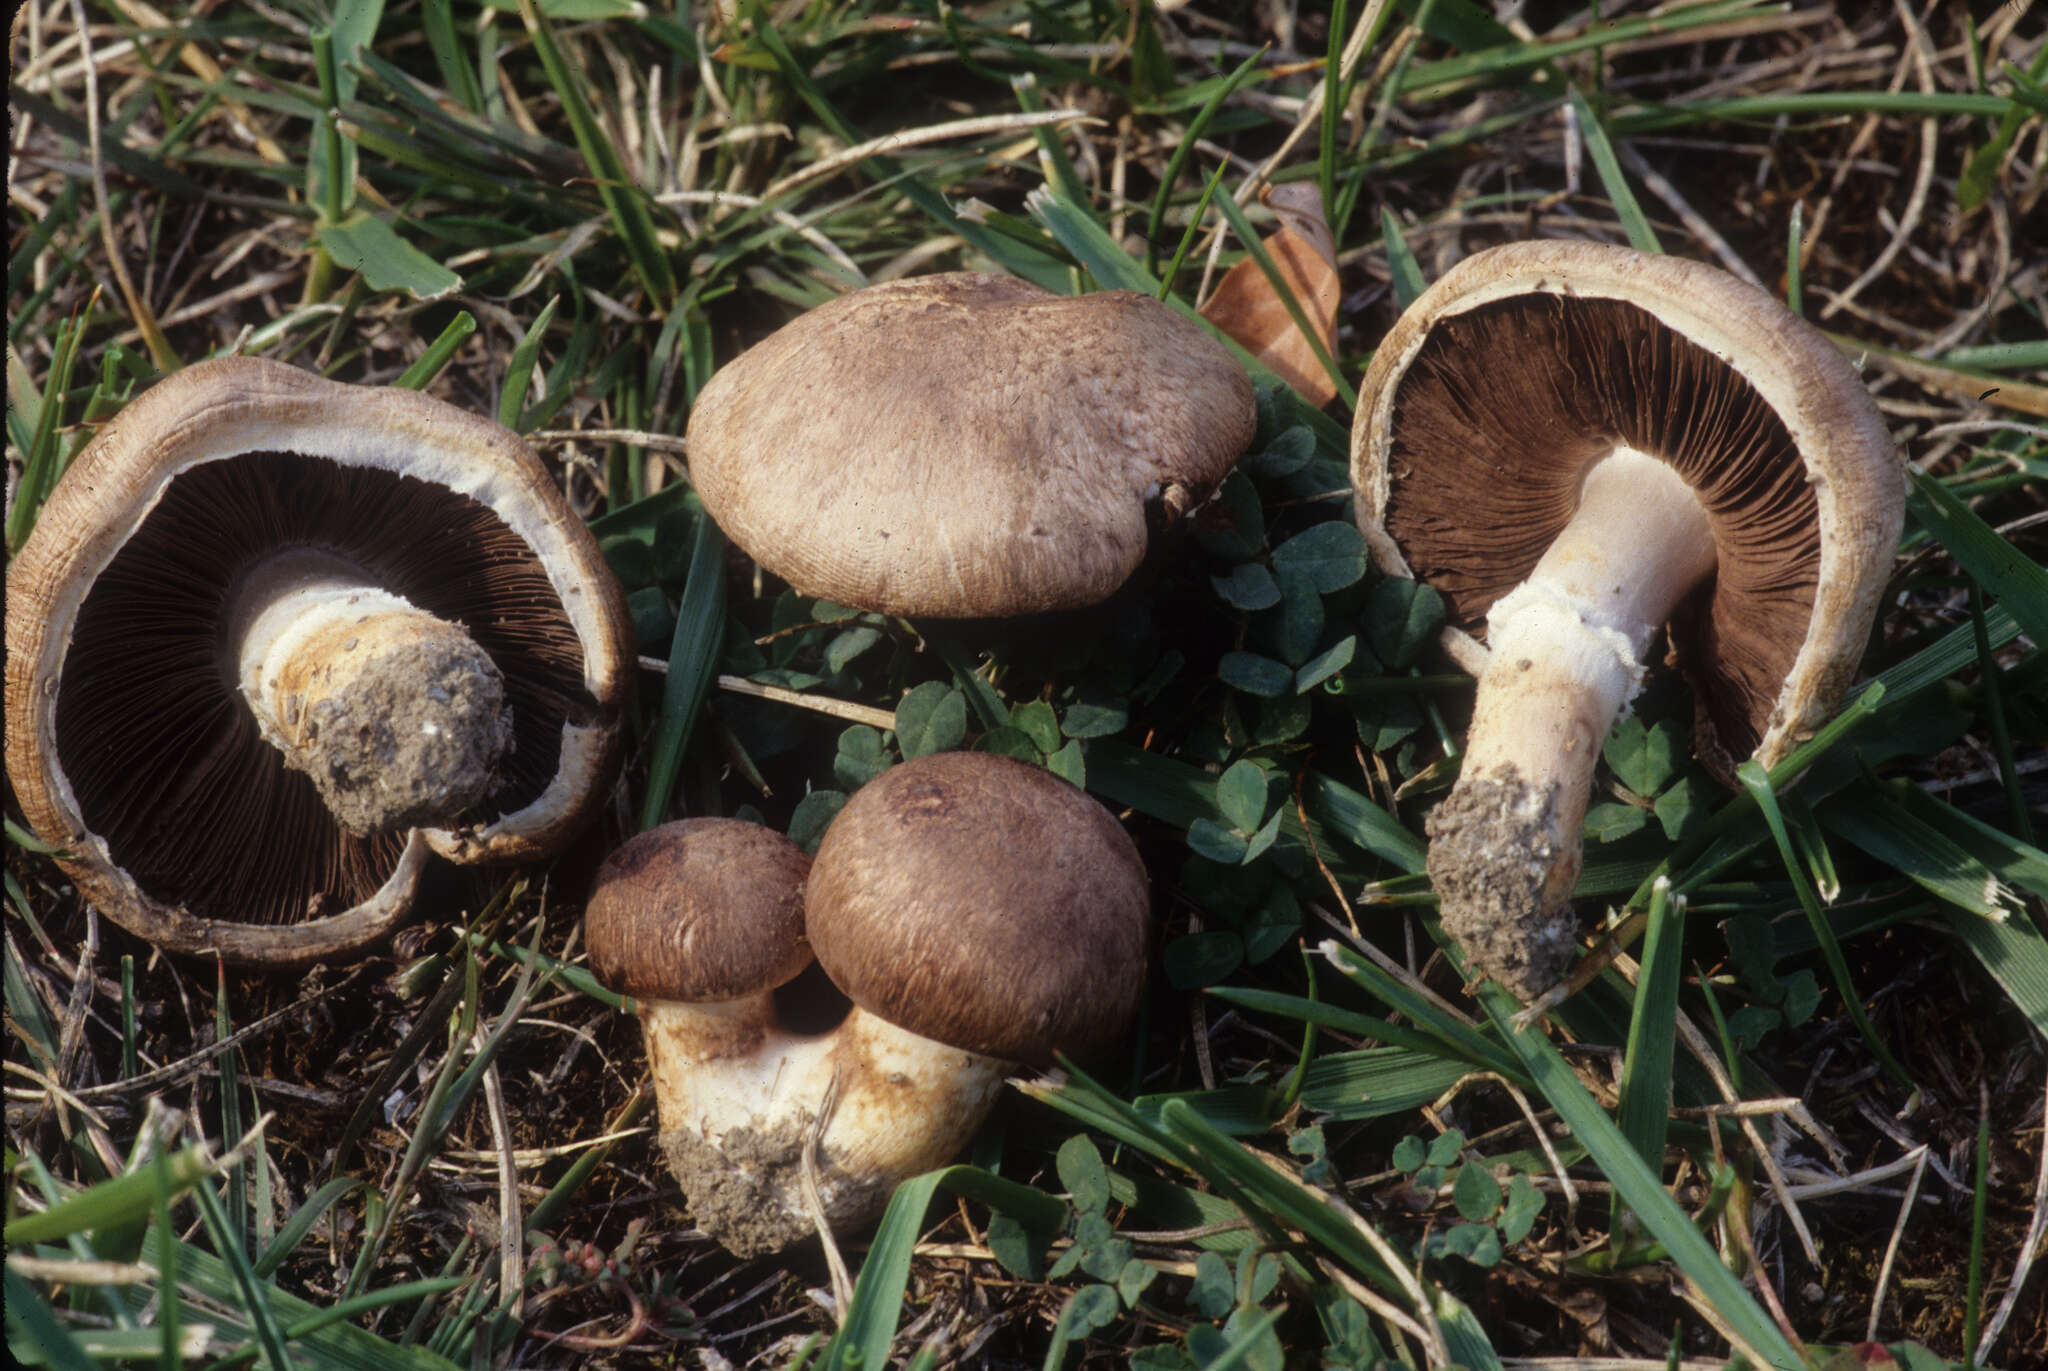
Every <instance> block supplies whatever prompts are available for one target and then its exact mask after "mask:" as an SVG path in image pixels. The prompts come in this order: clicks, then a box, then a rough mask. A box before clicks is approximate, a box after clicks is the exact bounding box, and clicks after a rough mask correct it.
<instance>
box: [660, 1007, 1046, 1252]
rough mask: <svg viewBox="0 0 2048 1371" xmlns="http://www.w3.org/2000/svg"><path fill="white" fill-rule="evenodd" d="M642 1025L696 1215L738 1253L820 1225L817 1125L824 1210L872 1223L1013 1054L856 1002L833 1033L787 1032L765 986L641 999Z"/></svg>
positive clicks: (938, 1161) (848, 1222)
mask: <svg viewBox="0 0 2048 1371" xmlns="http://www.w3.org/2000/svg"><path fill="white" fill-rule="evenodd" d="M640 1023H641V1031H642V1033H643V1034H644V1036H645V1037H646V1040H647V1057H648V1063H649V1066H650V1067H651V1069H652V1074H653V1077H654V1092H655V1099H656V1101H657V1103H658V1105H659V1108H660V1111H661V1142H662V1147H663V1150H664V1152H665V1153H666V1154H667V1157H668V1162H669V1165H670V1167H671V1169H672V1170H673V1171H674V1172H675V1175H676V1177H677V1179H678V1180H679V1181H680V1182H681V1183H682V1187H683V1190H684V1193H685V1194H687V1195H688V1197H689V1201H690V1213H691V1217H692V1218H693V1219H694V1221H695V1222H696V1224H697V1226H698V1227H699V1228H702V1229H703V1230H704V1231H705V1232H707V1233H710V1234H711V1235H712V1236H713V1237H715V1238H716V1239H717V1240H718V1241H719V1243H720V1244H722V1245H723V1246H724V1247H725V1248H726V1249H727V1250H728V1251H731V1252H733V1253H735V1254H737V1255H739V1256H754V1255H760V1254H763V1253H767V1252H774V1251H779V1250H781V1249H782V1248H785V1247H788V1246H790V1245H791V1244H792V1243H795V1242H797V1241H799V1240H801V1239H802V1238H804V1237H806V1236H808V1235H810V1234H812V1233H814V1232H815V1231H816V1228H817V1223H816V1219H815V1218H814V1217H813V1210H812V1206H811V1204H810V1202H809V1201H808V1199H807V1198H806V1194H805V1180H804V1165H805V1162H804V1153H805V1148H806V1146H807V1145H808V1144H810V1143H811V1141H812V1139H813V1135H814V1134H815V1135H816V1149H815V1152H814V1154H813V1157H814V1163H815V1166H816V1168H817V1170H816V1180H817V1186H818V1200H819V1204H818V1212H819V1213H820V1214H822V1217H823V1218H824V1220H825V1222H826V1224H827V1225H828V1226H830V1227H833V1228H839V1227H846V1226H853V1225H857V1224H860V1223H863V1222H865V1221H867V1220H869V1219H871V1218H873V1217H874V1216H875V1215H877V1214H879V1213H880V1212H881V1210H882V1208H883V1207H884V1206H885V1205H886V1204H887V1203H888V1200H889V1196H890V1195H891V1194H892V1193H894V1191H895V1189H896V1186H897V1185H898V1184H899V1183H900V1182H902V1181H904V1180H907V1179H908V1178H909V1177H911V1176H915V1175H917V1174H919V1173H920V1172H924V1171H929V1170H931V1169H932V1168H933V1167H935V1166H939V1165H942V1164H943V1163H945V1162H946V1161H948V1160H949V1159H951V1158H952V1157H953V1156H954V1155H955V1154H956V1153H958V1152H959V1150H960V1149H961V1148H962V1147H964V1146H965V1145H966V1144H967V1141H968V1140H969V1139H970V1138H972V1137H973V1136H974V1131H975V1130H976V1129H977V1128H978V1127H980V1125H981V1121H982V1119H983V1118H985V1117H986V1116H987V1114H988V1111H989V1108H990V1106H991V1105H992V1104H993V1103H994V1102H995V1098H996V1095H997V1093H998V1092H999V1091H1000V1090H1001V1088H1002V1083H1003V1080H1004V1078H1005V1077H1006V1076H1008V1075H1009V1073H1010V1071H1011V1070H1012V1069H1014V1066H1015V1063H1012V1062H1006V1061H1002V1060H999V1059H997V1058H994V1057H986V1056H982V1055H981V1054H979V1053H974V1052H964V1051H961V1050H960V1049H958V1048H952V1047H946V1046H944V1045H943V1044H940V1043H936V1042H933V1041H931V1040H930V1039H928V1038H922V1037H919V1036H917V1035H916V1034H913V1033H906V1032H904V1031H903V1030H902V1029H900V1028H897V1027H895V1026H894V1025H893V1024H890V1023H889V1022H887V1021H886V1020H884V1019H881V1018H879V1017H877V1016H876V1015H873V1014H870V1013H868V1012H867V1011H865V1010H863V1009H861V1008H860V1007H859V1006H857V1005H856V1006H854V1007H853V1008H852V1009H851V1010H849V1011H848V1013H847V1016H846V1018H845V1019H844V1020H842V1021H841V1022H840V1023H839V1024H838V1026H837V1027H835V1028H833V1029H831V1030H830V1031H829V1032H826V1033H821V1034H816V1035H809V1036H806V1035H800V1034H794V1033H790V1032H788V1031H786V1030H785V1029H783V1028H782V1027H780V1025H779V1024H778V1023H777V1021H776V1016H775V1006H774V1001H773V997H772V996H771V995H768V994H761V995H756V996H752V997H749V998H747V999H742V1000H732V1001H726V1002H724V1003H720V1004H683V1003H679V1002H677V1001H674V1000H648V1001H642V1002H641V1005H640ZM828 1111H829V1112H828ZM821 1118H822V1119H823V1120H824V1124H823V1127H822V1130H821V1129H820V1127H819V1120H820V1119H821Z"/></svg>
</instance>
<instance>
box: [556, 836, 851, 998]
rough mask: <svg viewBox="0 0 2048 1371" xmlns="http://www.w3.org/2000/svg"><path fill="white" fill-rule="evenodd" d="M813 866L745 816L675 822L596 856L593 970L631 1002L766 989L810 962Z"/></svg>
mask: <svg viewBox="0 0 2048 1371" xmlns="http://www.w3.org/2000/svg"><path fill="white" fill-rule="evenodd" d="M810 869H811V859H810V858H809V857H807V856H805V855H804V851H803V849H802V848H800V847H798V846H797V845H796V844H795V843H793V842H791V841H790V840H789V839H787V838H785V837H783V836H782V835H781V834H780V833H775V832H772V831H771V830H769V829H766V828H763V827H761V825H759V824H752V823H748V822H746V821H745V820H743V819H681V820H678V821H676V822H674V823H667V824H662V825H661V826H660V827H658V828H650V829H648V830H647V831H646V832H645V833H641V834H638V835H636V836H635V837H633V838H631V839H629V840H628V841H627V842H626V843H624V844H623V845H622V846H620V847H619V848H618V850H616V851H615V852H613V853H612V854H611V855H610V856H609V857H607V858H605V861H604V865H603V866H602V867H600V868H599V869H598V873H597V879H596V881H595V882H594V883H593V885H592V887H591V891H590V902H589V903H588V905H586V906H585V908H584V911H583V936H584V941H585V943H586V944H587V946H588V947H589V950H590V969H591V971H592V972H594V973H595V974H596V976H597V979H598V980H599V981H600V982H602V983H603V984H604V985H606V986H608V987H610V988H611V989H613V990H616V991H618V992H619V993H620V994H622V995H631V996H633V997H634V998H635V999H640V1000H680V1001H684V1002H686V1003H703V1002H711V1001H719V1000H735V999H739V998H741V997H743V996H747V995H752V994H756V993H758V992H760V991H763V990H773V989H774V988H775V987H776V986H778V985H781V984H783V983H784V982H786V981H788V980H789V979H790V978H791V977H793V976H795V975H796V974H797V973H798V972H799V971H802V970H803V969H804V968H805V967H806V966H808V965H810V961H811V949H810V945H809V944H808V943H806V942H805V941H804V878H805V876H807V875H808V874H809V872H810Z"/></svg>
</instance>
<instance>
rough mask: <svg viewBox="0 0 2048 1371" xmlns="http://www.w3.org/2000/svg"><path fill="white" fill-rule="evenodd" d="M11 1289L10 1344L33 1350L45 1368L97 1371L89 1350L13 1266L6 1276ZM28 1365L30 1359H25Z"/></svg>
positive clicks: (9, 1303)
mask: <svg viewBox="0 0 2048 1371" xmlns="http://www.w3.org/2000/svg"><path fill="white" fill-rule="evenodd" d="M6 1286H7V1333H8V1337H7V1341H8V1344H9V1346H10V1347H11V1346H13V1345H15V1343H16V1341H17V1340H19V1341H20V1343H22V1344H24V1345H26V1347H28V1348H32V1349H34V1350H35V1352H36V1353H38V1354H39V1357H38V1360H39V1362H40V1364H41V1365H44V1366H54V1367H57V1368H59V1371H93V1361H92V1358H91V1357H89V1356H87V1355H86V1351H85V1348H84V1347H82V1346H80V1345H79V1342H78V1339H77V1338H75V1337H73V1336H72V1335H71V1330H70V1329H68V1328H66V1327H65V1326H64V1324H63V1323H62V1322H61V1321H60V1320H59V1319H58V1318H57V1312H56V1311H55V1310H54V1309H52V1308H50V1306H49V1303H48V1301H46V1300H44V1299H43V1297H42V1295H41V1294H40V1293H39V1292H38V1291H37V1290H36V1288H35V1287H34V1286H32V1285H30V1284H29V1283H28V1281H27V1279H25V1278H24V1277H21V1276H17V1275H15V1274H14V1271H13V1269H12V1268H11V1267H10V1268H9V1269H8V1271H7V1273H6ZM22 1360H23V1361H24V1362H27V1360H28V1359H27V1358H26V1357H24V1358H23V1359H22Z"/></svg>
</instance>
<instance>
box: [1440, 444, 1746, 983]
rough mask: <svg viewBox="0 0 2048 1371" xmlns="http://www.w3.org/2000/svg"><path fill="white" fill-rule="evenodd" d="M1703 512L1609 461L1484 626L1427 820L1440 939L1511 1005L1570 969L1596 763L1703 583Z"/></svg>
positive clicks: (1706, 551) (1651, 474)
mask: <svg viewBox="0 0 2048 1371" xmlns="http://www.w3.org/2000/svg"><path fill="white" fill-rule="evenodd" d="M1714 561H1715V556H1714V543H1713V536H1712V531H1711V529H1710V528H1709V526H1708V523H1707V517H1706V513H1705V511H1704V510H1702V509H1701V508H1700V505H1699V502H1698V500H1696V499H1695V498H1694V496H1693V494H1692V491H1691V490H1690V489H1689V488H1688V487H1687V486H1686V484H1685V482H1684V481H1683V480H1682V479H1680V478H1679V477H1678V475H1677V474H1676V473H1675V472H1673V471H1672V470H1671V468H1669V467H1668V466H1666V465H1665V464H1664V463H1662V462H1660V461H1658V460H1656V459H1655V458H1652V457H1647V456H1644V455H1643V454H1640V453H1636V452H1632V451H1630V450H1628V449H1620V450H1618V451H1616V452H1615V453H1614V454H1613V455H1612V456H1609V457H1608V458H1606V459H1605V460H1603V461H1602V462H1600V463H1599V464H1598V465H1597V466H1595V467H1594V468H1593V469H1592V471H1591V472H1589V473H1588V475H1587V478H1586V483H1585V487H1584V489H1583V491H1582V492H1581V497H1580V504H1579V509H1578V512H1577V514H1576V515H1575V516H1574V517H1573V519H1572V521H1571V522H1570V523H1569V524H1568V525H1567V526H1566V527H1565V529H1564V531H1563V532H1562V533H1560V534H1559V536H1558V538H1557V540H1556V541H1555V542H1554V543H1552V544H1551V547H1550V549H1549V551H1547V552H1546V553H1545V554H1544V556H1543V558H1542V560H1541V561H1539V562H1538V563H1537V565H1536V569H1535V570H1534V571H1533V572H1531V573H1530V575H1529V578H1528V579H1527V580H1526V581H1524V582H1523V583H1522V584H1521V585H1520V586H1518V587H1516V588H1515V589H1514V590H1512V591H1510V592H1509V593H1508V594H1507V595H1505V596H1502V597H1501V599H1500V600H1499V601H1498V602H1497V603H1496V604H1495V605H1494V607H1493V610H1492V612H1491V613H1490V614H1489V615H1488V616H1487V628H1488V632H1487V638H1488V644H1487V645H1488V649H1489V651H1490V654H1491V655H1490V658H1489V660H1488V664H1487V667H1486V670H1485V672H1484V673H1483V674H1482V675H1481V676H1480V678H1479V690H1478V695H1477V697H1476V699H1475V701H1474V705H1473V714H1472V729H1471V733H1470V735H1469V737H1468V739H1467V743H1466V751H1465V761H1464V766H1463V768H1462V770H1461V771H1460V773H1459V778H1458V784H1457V785H1456V787H1454V788H1453V789H1452V791H1451V793H1450V795H1449V796H1447V797H1446V798H1445V799H1444V800H1443V802H1442V803H1440V804H1439V805H1438V806H1437V807H1436V808H1435V809H1434V810H1433V811H1431V814H1430V818H1429V836H1430V849H1429V863H1428V865H1429V874H1430V878H1431V880H1432V882H1433V883H1434V884H1435V886H1436V890H1437V896H1438V900H1439V906H1440V909H1441V912H1442V916H1443V922H1444V928H1445V930H1446V931H1447V932H1449V933H1450V934H1452V936H1454V937H1456V938H1457V939H1458V941H1459V944H1460V945H1461V946H1462V947H1463V948H1464V949H1465V952H1466V956H1467V960H1468V961H1469V963H1470V968H1471V971H1472V973H1473V975H1475V976H1488V977H1492V978H1493V979H1494V980H1497V981H1499V982H1501V983H1502V984H1503V985H1505V986H1507V987H1508V988H1509V989H1510V990H1512V991H1514V992H1515V993H1516V994H1517V995H1519V996H1521V997H1522V998H1523V999H1525V1000H1528V999H1534V998H1535V997H1536V996H1538V995H1540V994H1542V993H1543V992H1544V991H1545V990H1548V989H1549V988H1550V987H1551V986H1552V985H1554V984H1556V982H1557V981H1558V979H1559V978H1560V977H1561V976H1562V975H1563V974H1564V972H1565V969H1566V968H1567V967H1568V966H1569V965H1570V963H1571V956H1572V950H1573V946H1574V943H1575V935H1576V931H1577V924H1576V921H1575V920H1574V918H1573V916H1572V912H1571V907H1570V904H1569V899H1570V896H1571V891H1572V887H1573V886H1574V885H1575V884H1577V882H1578V878H1579V866H1580V855H1581V854H1580V833H1581V829H1582V827H1583V825H1584V823H1585V817H1586V801H1587V797H1588V794H1589V793H1590V791H1591V789H1592V782H1593V768H1594V764H1595V762H1596V761H1597V760H1598V758H1599V755H1600V747H1601V744H1602V742H1603V741H1604V740H1605V739H1606V737H1607V732H1608V730H1609V729H1610V728H1612V727H1613V725H1614V721H1615V719H1616V717H1617V716H1618V715H1619V714H1620V712H1621V709H1622V707H1623V706H1624V705H1626V704H1627V703H1628V701H1629V700H1630V699H1632V698H1633V697H1634V695H1635V693H1636V691H1637V689H1638V688H1639V687H1640V685H1641V682H1642V674H1643V663H1642V655H1643V652H1644V650H1645V649H1646V648H1647V647H1648V645H1649V641H1650V639H1651V637H1652V636H1653V635H1654V634H1655V633H1656V630H1657V628H1658V626H1659V625H1661V624H1662V623H1663V622H1664V621H1665V619H1667V618H1668V617H1669V616H1670V614H1671V611H1672V609H1673V608H1674V607H1675V606H1676V605H1677V603H1678V601H1679V600H1680V599H1682V598H1683V597H1684V596H1685V594H1686V592H1687V591H1689V590H1690V589H1692V587H1693V586H1695V585H1697V584H1699V583H1700V581H1702V580H1703V579H1705V577H1706V576H1707V575H1709V574H1710V573H1711V572H1712V570H1713V568H1714Z"/></svg>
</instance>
